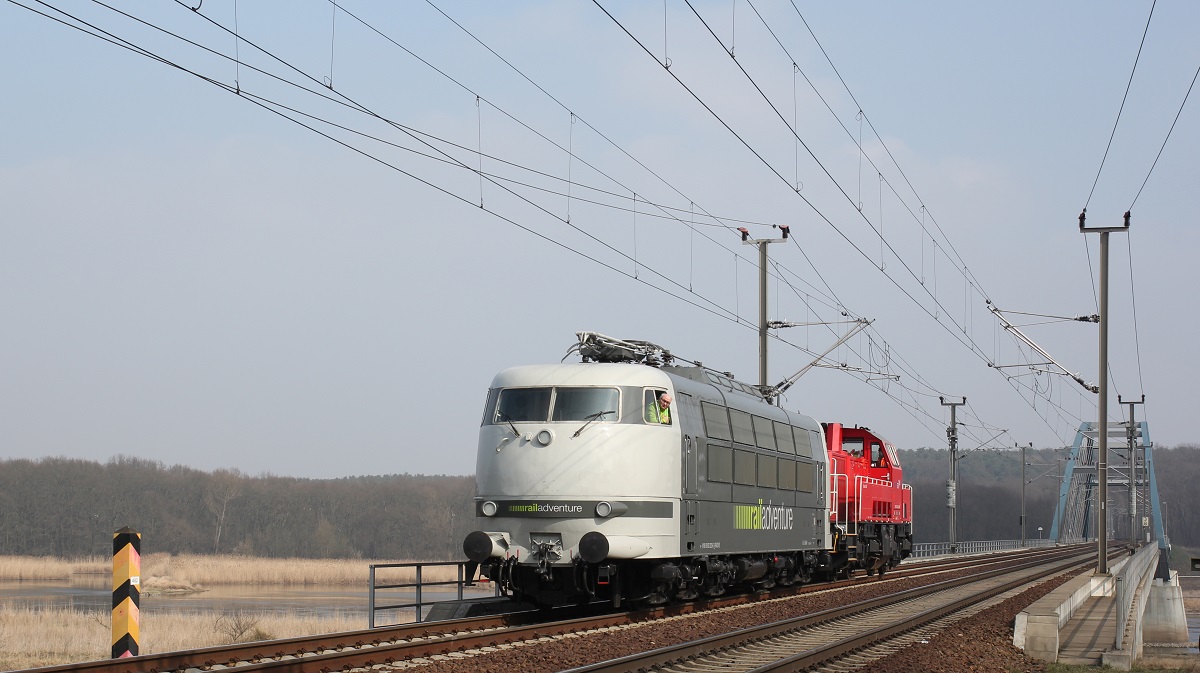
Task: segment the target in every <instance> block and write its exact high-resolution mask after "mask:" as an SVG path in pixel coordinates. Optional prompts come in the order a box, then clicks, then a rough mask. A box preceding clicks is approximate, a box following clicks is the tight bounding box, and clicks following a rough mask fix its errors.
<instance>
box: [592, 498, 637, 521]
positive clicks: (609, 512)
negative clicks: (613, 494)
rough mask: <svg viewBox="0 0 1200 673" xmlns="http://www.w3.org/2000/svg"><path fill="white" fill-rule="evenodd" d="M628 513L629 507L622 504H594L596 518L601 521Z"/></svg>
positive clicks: (604, 502)
mask: <svg viewBox="0 0 1200 673" xmlns="http://www.w3.org/2000/svg"><path fill="white" fill-rule="evenodd" d="M628 511H629V505H626V504H625V503H623V502H608V501H607V500H603V501H601V502H598V503H596V516H597V517H599V518H601V519H607V518H608V517H612V516H621V515H622V514H624V513H625V512H628Z"/></svg>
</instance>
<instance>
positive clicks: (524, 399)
mask: <svg viewBox="0 0 1200 673" xmlns="http://www.w3.org/2000/svg"><path fill="white" fill-rule="evenodd" d="M551 390H553V389H552V388H506V389H504V390H501V391H500V400H499V402H498V403H497V404H496V413H495V414H494V415H493V417H492V423H508V422H509V421H542V422H544V421H546V420H547V419H548V418H550V392H551Z"/></svg>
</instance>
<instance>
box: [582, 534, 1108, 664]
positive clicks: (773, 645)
mask: <svg viewBox="0 0 1200 673" xmlns="http://www.w3.org/2000/svg"><path fill="white" fill-rule="evenodd" d="M1114 555H1117V554H1114ZM1094 559H1095V557H1094V555H1093V554H1091V553H1090V552H1088V551H1082V550H1081V551H1077V552H1075V553H1072V554H1070V555H1064V556H1061V557H1059V558H1057V559H1054V560H1052V561H1050V560H1039V559H1037V558H1033V559H1024V560H1022V561H1021V562H1020V563H1018V564H1015V565H1012V566H1008V567H1002V568H995V569H992V570H987V571H983V572H980V573H978V574H974V575H971V576H967V577H962V578H956V579H951V580H946V581H942V582H937V583H934V584H931V585H928V586H923V587H919V588H915V589H910V590H906V591H903V592H899V593H896V594H890V595H886V596H882V597H880V598H875V599H870V600H866V601H862V602H859V603H855V604H852V605H847V606H844V607H838V608H834V609H830V610H824V611H821V612H818V613H813V614H809V615H803V616H800V617H796V618H793V619H787V620H782V621H778V622H775V623H771V624H764V625H761V626H756V627H753V628H748V629H742V630H739V631H736V632H732V633H728V634H722V635H719V636H713V637H710V638H705V639H701V640H697V641H693V642H689V643H683V644H680V645H675V646H670V647H664V648H660V649H658V650H655V651H651V652H645V653H641V654H637V655H633V656H628V657H623V658H620V659H614V660H610V661H605V662H600V663H597V664H592V665H588V666H582V667H578V668H573V669H569V671H566V672H565V673H632V672H648V671H661V672H663V673H699V672H702V671H703V672H708V671H721V672H722V673H776V672H783V671H805V670H818V671H828V672H830V673H834V672H837V673H841V672H843V671H851V670H855V669H857V668H860V667H862V666H864V665H866V664H868V663H870V662H872V661H875V660H878V659H881V658H883V657H885V656H887V655H888V654H891V653H892V652H894V651H895V650H896V649H898V648H900V647H904V646H906V645H908V644H911V643H912V642H915V641H919V640H924V639H926V638H928V637H929V636H930V635H932V634H934V633H937V632H938V631H940V630H942V629H943V628H945V627H946V626H948V625H949V624H952V623H953V622H955V621H958V620H960V619H963V618H966V617H969V616H971V615H973V614H976V613H978V612H980V611H982V610H984V609H987V608H988V607H990V606H991V604H992V603H993V602H994V601H998V600H1000V599H1002V598H1004V597H1006V596H1007V595H1009V594H1012V593H1017V592H1019V591H1023V590H1024V589H1025V588H1027V587H1028V586H1029V585H1030V584H1032V583H1035V582H1038V581H1041V580H1043V579H1045V578H1048V577H1051V576H1053V575H1057V574H1059V573H1062V572H1069V571H1072V570H1077V569H1080V568H1083V567H1086V566H1088V565H1090V564H1092V563H1094Z"/></svg>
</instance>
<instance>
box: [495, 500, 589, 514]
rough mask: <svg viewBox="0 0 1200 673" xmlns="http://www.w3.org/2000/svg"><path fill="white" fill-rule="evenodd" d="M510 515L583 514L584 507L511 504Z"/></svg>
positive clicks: (533, 503) (536, 503) (532, 503)
mask: <svg viewBox="0 0 1200 673" xmlns="http://www.w3.org/2000/svg"><path fill="white" fill-rule="evenodd" d="M508 512H509V513H510V514H521V513H524V514H582V513H583V505H576V504H549V503H538V502H529V503H509V505H508Z"/></svg>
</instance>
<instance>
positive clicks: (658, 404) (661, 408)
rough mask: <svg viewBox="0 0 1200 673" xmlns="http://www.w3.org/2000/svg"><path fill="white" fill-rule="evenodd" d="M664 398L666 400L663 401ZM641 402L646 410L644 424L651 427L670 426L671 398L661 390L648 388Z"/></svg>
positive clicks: (671, 419)
mask: <svg viewBox="0 0 1200 673" xmlns="http://www.w3.org/2000/svg"><path fill="white" fill-rule="evenodd" d="M664 396H665V397H666V400H665V401H664V399H663V398H664ZM644 398H645V399H643V400H642V401H643V402H644V403H645V404H644V405H643V408H644V409H645V410H646V414H645V416H646V422H647V423H650V424H651V425H671V423H672V421H673V420H674V419H673V418H671V415H672V414H671V404H670V403H671V396H670V395H668V394H667V391H665V390H662V389H661V388H648V389H646V392H645V394H644Z"/></svg>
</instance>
